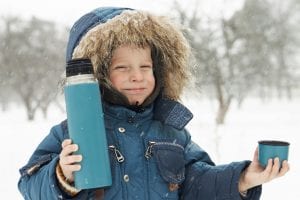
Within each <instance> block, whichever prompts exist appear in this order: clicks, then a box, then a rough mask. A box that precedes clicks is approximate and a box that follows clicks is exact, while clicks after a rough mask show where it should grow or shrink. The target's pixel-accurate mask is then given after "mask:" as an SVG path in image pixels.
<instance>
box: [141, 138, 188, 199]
mask: <svg viewBox="0 0 300 200" xmlns="http://www.w3.org/2000/svg"><path fill="white" fill-rule="evenodd" d="M146 154H147V155H148V160H149V164H150V168H151V169H150V184H151V187H152V188H153V189H154V190H155V192H156V193H158V194H160V198H162V199H178V187H179V185H180V184H181V183H182V182H183V181H184V178H185V176H184V173H185V159H184V148H183V146H181V145H179V144H175V143H172V142H153V141H151V142H149V146H148V149H147V152H146ZM146 157H147V156H146Z"/></svg>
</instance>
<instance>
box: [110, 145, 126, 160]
mask: <svg viewBox="0 0 300 200" xmlns="http://www.w3.org/2000/svg"><path fill="white" fill-rule="evenodd" d="M109 149H110V150H112V151H113V152H114V153H115V156H116V158H117V161H118V162H119V163H122V162H124V160H125V158H124V156H123V155H122V154H121V152H120V151H119V150H118V149H117V148H116V147H115V146H114V145H110V146H109Z"/></svg>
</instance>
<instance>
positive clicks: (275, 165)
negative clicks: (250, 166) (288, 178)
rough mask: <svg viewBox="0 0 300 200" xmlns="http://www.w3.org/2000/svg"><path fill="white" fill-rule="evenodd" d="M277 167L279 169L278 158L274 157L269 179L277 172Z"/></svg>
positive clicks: (276, 174) (275, 175)
mask: <svg viewBox="0 0 300 200" xmlns="http://www.w3.org/2000/svg"><path fill="white" fill-rule="evenodd" d="M279 169H280V162H279V158H275V159H274V164H273V167H272V171H271V174H270V180H272V179H274V178H276V177H277V176H278V174H279Z"/></svg>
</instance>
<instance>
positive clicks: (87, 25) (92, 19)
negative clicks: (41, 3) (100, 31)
mask: <svg viewBox="0 0 300 200" xmlns="http://www.w3.org/2000/svg"><path fill="white" fill-rule="evenodd" d="M124 10H133V9H131V8H118V7H101V8H97V9H95V10H93V11H91V12H89V13H87V14H85V15H84V16H82V17H81V18H80V19H78V20H77V21H76V22H75V24H74V25H73V27H72V28H71V30H70V35H69V41H68V45H67V52H66V61H69V60H71V59H72V54H73V51H74V49H75V47H76V46H77V45H78V43H79V41H80V40H81V38H82V36H84V35H85V34H86V33H87V32H88V31H89V30H90V29H92V28H93V27H95V26H97V25H98V24H101V23H105V22H106V21H107V20H109V19H112V18H114V17H115V16H117V15H119V14H121V13H122V12H123V11H124Z"/></svg>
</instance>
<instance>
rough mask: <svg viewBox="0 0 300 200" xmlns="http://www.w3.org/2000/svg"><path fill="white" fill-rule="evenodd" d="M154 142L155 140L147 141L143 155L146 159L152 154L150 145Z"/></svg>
mask: <svg viewBox="0 0 300 200" xmlns="http://www.w3.org/2000/svg"><path fill="white" fill-rule="evenodd" d="M155 143H156V142H152V141H149V142H148V147H147V150H146V152H145V157H146V158H147V160H149V158H150V157H151V156H152V147H153V145H154V144H155Z"/></svg>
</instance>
